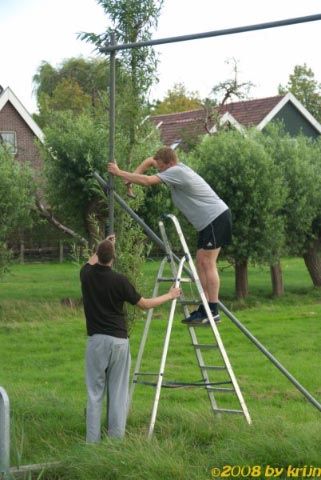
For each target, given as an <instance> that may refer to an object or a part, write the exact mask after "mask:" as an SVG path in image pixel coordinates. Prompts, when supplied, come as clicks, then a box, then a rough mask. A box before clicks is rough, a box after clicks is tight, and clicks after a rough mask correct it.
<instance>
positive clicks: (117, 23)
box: [80, 0, 163, 163]
mask: <svg viewBox="0 0 321 480" xmlns="http://www.w3.org/2000/svg"><path fill="white" fill-rule="evenodd" d="M97 3H98V4H99V5H101V6H102V8H103V9H104V12H105V13H106V15H107V16H108V17H109V20H110V21H111V22H112V27H111V28H108V29H107V31H106V32H105V33H103V34H101V35H97V34H95V33H83V34H82V35H80V37H81V38H82V39H84V40H86V41H90V42H92V43H94V44H95V45H96V48H97V50H98V51H101V49H102V48H103V47H105V45H106V44H108V40H109V39H110V34H111V33H112V32H114V33H115V38H116V42H117V43H131V42H138V41H143V40H149V39H150V38H151V35H152V30H153V29H154V28H155V27H156V26H157V22H158V17H159V14H160V10H161V7H162V4H163V0H139V1H137V0H134V1H130V2H128V1H127V0H108V1H107V0H97ZM119 58H120V64H121V66H122V68H123V70H124V71H126V73H127V74H128V81H127V83H126V88H124V89H123V90H122V94H123V97H124V100H125V101H124V103H123V106H124V108H123V115H124V120H125V121H124V124H123V125H124V127H125V126H126V127H127V134H128V136H129V144H128V150H127V157H128V158H129V163H130V159H131V154H132V148H134V146H135V143H136V136H137V131H136V129H137V127H138V126H139V125H140V123H141V122H142V121H143V118H144V117H145V116H146V108H145V107H146V97H147V94H148V91H149V88H150V86H151V85H152V84H153V83H154V82H155V71H156V67H157V60H156V56H155V53H154V50H153V49H152V48H151V47H143V48H134V49H127V50H122V51H121V52H119Z"/></svg>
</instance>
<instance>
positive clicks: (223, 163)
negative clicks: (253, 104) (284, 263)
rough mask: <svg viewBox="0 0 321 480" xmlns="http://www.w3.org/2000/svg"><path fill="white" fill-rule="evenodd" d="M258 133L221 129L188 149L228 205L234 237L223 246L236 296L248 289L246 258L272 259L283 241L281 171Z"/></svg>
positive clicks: (248, 259)
mask: <svg viewBox="0 0 321 480" xmlns="http://www.w3.org/2000/svg"><path fill="white" fill-rule="evenodd" d="M256 135H257V133H256V132H253V133H252V132H251V131H248V133H247V135H246V136H244V135H241V134H240V133H239V132H237V131H227V132H226V131H221V132H219V133H217V134H216V135H213V136H210V137H207V138H205V139H204V141H203V142H202V143H201V144H200V145H198V146H197V147H196V149H195V151H194V152H192V153H191V155H190V161H191V162H192V164H193V166H194V168H195V169H196V170H197V171H198V173H199V174H200V175H201V176H203V178H205V180H206V181H207V182H208V183H209V184H210V185H211V186H212V188H213V189H214V190H215V191H216V192H217V193H218V195H219V196H220V197H221V198H223V200H224V201H226V203H227V204H228V205H229V207H230V209H231V211H232V217H233V242H232V244H231V245H230V246H229V247H227V248H226V249H224V251H225V253H226V254H227V256H229V257H230V258H231V259H232V261H233V263H234V265H235V286H236V295H237V297H238V298H243V297H245V296H246V295H247V294H248V279H247V266H248V262H249V261H251V262H253V263H268V264H270V263H273V261H274V259H275V257H276V255H278V253H279V251H280V249H281V248H282V245H283V242H284V236H283V218H282V217H281V215H280V214H279V212H280V209H281V208H282V206H283V203H284V195H285V194H284V192H285V189H284V186H283V183H282V176H281V174H280V170H279V168H278V167H277V166H276V165H275V163H274V161H273V159H272V158H271V156H270V155H269V154H268V153H267V152H266V151H265V149H264V148H263V146H262V145H260V144H259V143H258V141H257V139H256Z"/></svg>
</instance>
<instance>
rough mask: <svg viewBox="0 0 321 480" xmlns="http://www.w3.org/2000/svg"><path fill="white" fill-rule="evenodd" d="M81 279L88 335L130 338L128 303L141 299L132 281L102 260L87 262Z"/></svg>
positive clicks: (134, 302) (133, 303)
mask: <svg viewBox="0 0 321 480" xmlns="http://www.w3.org/2000/svg"><path fill="white" fill-rule="evenodd" d="M80 280H81V289H82V295H83V302H84V310H85V316H86V326H87V333H88V335H94V334H95V333H102V334H104V335H111V336H112V337H118V338H127V337H128V333H127V326H126V320H125V315H124V311H123V307H124V302H129V303H131V304H132V305H136V303H137V302H139V300H140V299H141V295H140V294H139V293H137V291H136V290H135V288H134V287H133V285H132V284H131V283H130V282H129V280H128V279H127V278H126V277H125V276H124V275H122V274H121V273H117V272H114V271H113V270H112V269H111V267H107V266H104V265H99V264H98V263H97V264H95V265H90V264H89V263H86V265H84V266H83V267H82V269H81V270H80Z"/></svg>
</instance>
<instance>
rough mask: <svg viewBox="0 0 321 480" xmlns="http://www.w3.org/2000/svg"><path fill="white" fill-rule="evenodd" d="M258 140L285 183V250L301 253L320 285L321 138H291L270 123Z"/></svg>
mask: <svg viewBox="0 0 321 480" xmlns="http://www.w3.org/2000/svg"><path fill="white" fill-rule="evenodd" d="M260 140H261V142H262V143H263V145H264V148H265V150H266V151H268V153H269V154H270V155H271V156H272V157H273V159H274V161H275V162H276V163H277V164H278V165H279V167H280V168H281V171H282V176H283V178H284V183H285V185H286V192H287V196H286V199H285V203H284V206H283V208H282V214H283V216H284V225H285V232H286V247H287V253H288V254H290V255H295V256H303V258H304V261H305V263H306V266H307V268H308V271H309V273H310V276H311V279H312V281H313V284H314V285H315V286H321V258H320V252H321V214H320V212H321V189H320V183H321V165H320V158H321V155H320V153H321V142H320V141H319V142H315V141H313V140H311V139H309V138H307V137H305V136H303V135H302V136H299V137H296V138H293V137H291V136H290V135H288V134H286V133H285V132H284V131H283V129H282V126H280V125H271V126H270V127H269V128H268V130H267V132H266V134H265V135H261V136H260Z"/></svg>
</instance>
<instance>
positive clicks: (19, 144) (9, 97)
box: [0, 86, 44, 169]
mask: <svg viewBox="0 0 321 480" xmlns="http://www.w3.org/2000/svg"><path fill="white" fill-rule="evenodd" d="M36 140H39V141H40V142H42V143H43V141H44V134H43V132H42V130H41V129H40V127H39V126H38V125H37V124H36V122H35V121H34V120H33V118H32V116H31V115H30V113H29V112H28V111H27V110H26V108H25V107H24V106H23V104H22V103H21V101H20V100H19V99H18V97H17V96H16V95H15V94H14V93H13V91H12V90H11V88H9V87H7V88H6V89H5V90H4V89H3V88H2V87H1V86H0V142H1V143H3V144H5V145H6V146H7V147H8V148H9V149H10V150H11V151H12V153H13V154H14V156H15V158H16V160H18V161H20V162H28V163H29V164H30V165H31V166H32V167H33V168H34V169H39V168H40V167H41V157H40V152H39V149H38V147H37V145H36Z"/></svg>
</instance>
